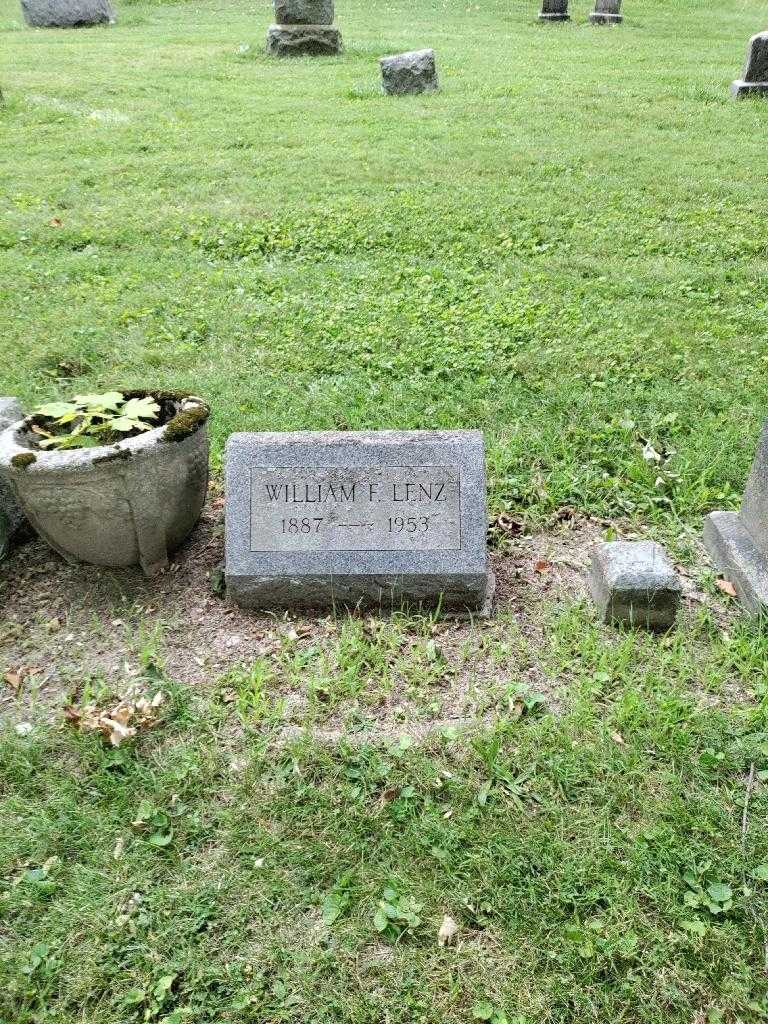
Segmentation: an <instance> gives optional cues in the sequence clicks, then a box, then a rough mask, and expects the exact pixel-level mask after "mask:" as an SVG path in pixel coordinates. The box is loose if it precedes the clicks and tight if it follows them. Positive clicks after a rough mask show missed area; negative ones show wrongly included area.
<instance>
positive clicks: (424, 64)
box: [379, 50, 438, 96]
mask: <svg viewBox="0 0 768 1024" xmlns="http://www.w3.org/2000/svg"><path fill="white" fill-rule="evenodd" d="M379 64H380V65H381V88H382V91H383V92H384V93H386V94H387V95H388V96H405V95H407V94H417V93H422V92H434V91H435V90H436V89H437V88H438V81H437V68H436V66H435V51H434V50H411V51H410V52H409V53H398V54H395V55H394V56H392V57H381V58H380V60H379Z"/></svg>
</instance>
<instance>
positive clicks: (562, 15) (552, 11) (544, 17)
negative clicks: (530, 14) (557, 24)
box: [539, 0, 571, 21]
mask: <svg viewBox="0 0 768 1024" xmlns="http://www.w3.org/2000/svg"><path fill="white" fill-rule="evenodd" d="M570 18H571V16H570V14H569V13H568V0H541V11H540V12H539V19H540V20H541V21H570Z"/></svg>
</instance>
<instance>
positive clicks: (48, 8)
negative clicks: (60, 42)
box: [21, 0, 115, 28]
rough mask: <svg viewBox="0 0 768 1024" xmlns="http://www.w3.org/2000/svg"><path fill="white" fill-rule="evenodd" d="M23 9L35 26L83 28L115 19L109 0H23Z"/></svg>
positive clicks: (28, 20) (25, 17)
mask: <svg viewBox="0 0 768 1024" xmlns="http://www.w3.org/2000/svg"><path fill="white" fill-rule="evenodd" d="M21 10H22V13H23V14H24V20H25V21H26V23H27V24H28V25H31V26H32V27H33V28H81V27H84V26H87V25H102V24H113V23H114V21H115V10H114V8H113V7H112V4H111V3H110V2H109V0H21Z"/></svg>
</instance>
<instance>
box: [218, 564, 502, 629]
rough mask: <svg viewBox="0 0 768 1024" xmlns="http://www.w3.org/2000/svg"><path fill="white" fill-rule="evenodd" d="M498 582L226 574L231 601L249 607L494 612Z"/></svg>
mask: <svg viewBox="0 0 768 1024" xmlns="http://www.w3.org/2000/svg"><path fill="white" fill-rule="evenodd" d="M495 589H496V582H495V577H494V576H493V573H488V574H485V573H478V574H476V575H456V576H448V575H440V576H439V577H438V576H404V577H402V579H399V580H398V579H392V578H382V579H381V580H379V581H377V580H371V579H370V578H368V579H366V578H365V577H363V576H362V575H360V576H356V575H355V576H302V577H301V578H298V579H282V580H276V579H275V577H274V576H262V577H259V576H233V575H231V574H229V575H228V576H227V601H228V602H231V603H233V604H236V605H238V606H239V607H240V608H245V609H251V610H254V609H266V610H270V609H272V610H278V609H282V608H300V609H304V610H309V611H311V610H328V609H333V608H339V609H360V610H361V611H362V610H365V611H383V612H391V611H433V610H434V609H436V608H440V609H441V610H443V611H445V612H446V613H448V614H449V615H450V614H453V615H455V614H457V613H467V614H469V613H471V612H474V613H475V614H477V615H479V616H480V617H481V618H486V617H488V616H489V615H490V613H491V607H492V604H493V594H494V591H495Z"/></svg>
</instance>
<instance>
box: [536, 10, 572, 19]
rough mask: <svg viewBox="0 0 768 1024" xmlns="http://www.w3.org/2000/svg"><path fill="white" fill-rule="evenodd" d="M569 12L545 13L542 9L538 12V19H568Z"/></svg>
mask: <svg viewBox="0 0 768 1024" xmlns="http://www.w3.org/2000/svg"><path fill="white" fill-rule="evenodd" d="M570 20H571V16H570V14H566V13H563V12H559V11H558V12H557V13H555V14H545V13H544V12H543V11H542V12H541V13H540V14H539V21H570Z"/></svg>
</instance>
